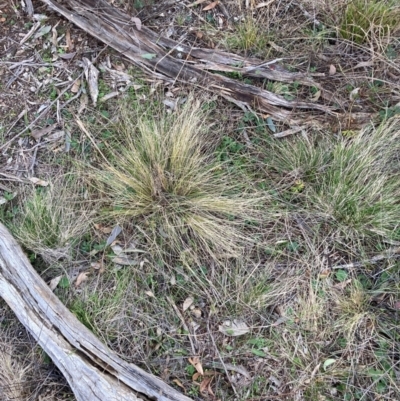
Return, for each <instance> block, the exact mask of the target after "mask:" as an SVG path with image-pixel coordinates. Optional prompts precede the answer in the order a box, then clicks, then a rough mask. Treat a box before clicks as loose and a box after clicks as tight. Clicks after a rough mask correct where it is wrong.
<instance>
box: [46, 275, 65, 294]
mask: <svg viewBox="0 0 400 401" xmlns="http://www.w3.org/2000/svg"><path fill="white" fill-rule="evenodd" d="M62 277H63V275H61V276H57V277H54V278H53V279H51V280H50V283H49V287H50V289H51V290H52V291H54V290H55V289H56V288H57V286H58V283H59V282H60V281H61V279H62Z"/></svg>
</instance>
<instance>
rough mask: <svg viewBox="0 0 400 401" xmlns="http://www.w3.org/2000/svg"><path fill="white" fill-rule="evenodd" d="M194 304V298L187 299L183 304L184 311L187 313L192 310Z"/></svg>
mask: <svg viewBox="0 0 400 401" xmlns="http://www.w3.org/2000/svg"><path fill="white" fill-rule="evenodd" d="M193 302H194V299H193V298H192V297H188V298H186V299H185V300H184V302H183V305H182V310H183V311H184V312H185V310H187V309H189V308H190V306H191V305H192V304H193Z"/></svg>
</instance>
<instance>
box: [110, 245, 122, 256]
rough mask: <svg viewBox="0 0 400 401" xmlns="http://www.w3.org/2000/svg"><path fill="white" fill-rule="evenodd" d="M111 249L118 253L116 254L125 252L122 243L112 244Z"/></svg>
mask: <svg viewBox="0 0 400 401" xmlns="http://www.w3.org/2000/svg"><path fill="white" fill-rule="evenodd" d="M111 249H112V250H113V252H114V253H115V254H116V255H118V256H119V255H122V254H123V253H124V249H123V248H122V246H121V245H112V246H111Z"/></svg>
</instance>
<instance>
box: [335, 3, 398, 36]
mask: <svg viewBox="0 0 400 401" xmlns="http://www.w3.org/2000/svg"><path fill="white" fill-rule="evenodd" d="M398 29H400V5H399V3H398V1H397V0H384V1H382V0H352V1H349V2H348V4H347V5H346V7H345V9H344V14H343V17H342V23H341V26H340V34H341V35H342V37H343V38H345V39H349V40H351V41H353V42H355V43H358V44H362V43H364V42H366V41H367V40H368V39H371V38H374V39H377V40H378V41H379V42H380V41H381V40H382V39H383V38H384V37H387V36H389V35H390V34H391V33H393V32H395V31H396V30H398Z"/></svg>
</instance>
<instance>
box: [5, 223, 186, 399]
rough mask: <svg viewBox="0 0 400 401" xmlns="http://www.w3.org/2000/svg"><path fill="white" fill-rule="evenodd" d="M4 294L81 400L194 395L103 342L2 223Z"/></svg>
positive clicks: (180, 397) (179, 397)
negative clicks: (55, 290)
mask: <svg viewBox="0 0 400 401" xmlns="http://www.w3.org/2000/svg"><path fill="white" fill-rule="evenodd" d="M0 296H1V297H2V298H3V299H4V300H5V301H6V302H7V304H8V305H9V306H10V308H11V309H12V310H13V311H14V313H15V315H16V316H17V318H18V319H19V320H20V322H21V323H22V324H23V325H24V326H25V327H26V329H27V330H28V331H29V332H30V333H31V334H32V335H33V337H34V338H35V339H36V341H37V342H38V344H39V345H40V346H41V347H42V348H43V350H44V351H45V352H46V353H47V354H48V355H49V356H50V358H51V359H52V360H53V362H54V363H55V364H56V365H57V367H58V368H59V369H60V371H61V372H62V373H63V375H64V376H65V378H66V379H67V381H68V383H69V384H70V387H71V389H72V391H73V392H74V394H75V396H76V398H77V400H79V401H88V400H90V401H97V400H98V401H100V400H101V401H139V400H148V398H151V399H152V400H157V401H158V400H159V401H173V400H174V401H191V400H190V398H188V397H186V396H184V395H182V394H181V393H179V392H178V391H176V390H175V389H173V388H172V387H170V386H168V385H167V384H166V383H164V382H163V381H162V380H161V379H159V378H157V377H155V376H153V375H151V374H149V373H147V372H145V371H144V370H142V369H140V368H139V367H137V366H135V365H132V364H129V363H126V362H124V361H123V360H121V359H120V358H119V357H118V356H117V355H116V354H115V353H113V352H112V351H111V350H109V349H108V348H107V347H106V346H105V345H104V344H103V343H101V342H100V341H99V340H98V338H97V337H96V336H94V334H93V333H92V332H90V331H89V330H88V329H87V328H86V327H85V326H84V325H83V324H82V323H80V322H79V321H78V320H77V318H76V317H75V316H74V315H73V314H72V313H71V312H69V310H68V309H67V308H66V307H65V306H64V305H63V304H62V303H61V301H60V300H59V299H58V298H57V297H56V296H55V295H54V293H53V292H52V291H51V290H50V288H49V287H48V286H47V285H46V283H45V282H44V281H43V280H42V279H41V277H40V276H39V275H38V274H37V273H36V271H35V270H34V269H33V267H32V266H31V264H30V262H29V260H28V258H27V257H26V255H25V254H24V253H23V251H22V249H21V247H20V246H19V245H18V243H17V242H16V241H15V239H14V238H13V237H12V235H11V234H10V233H9V232H8V230H7V229H6V228H5V227H4V225H2V224H1V223H0ZM147 397H148V398H147Z"/></svg>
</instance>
